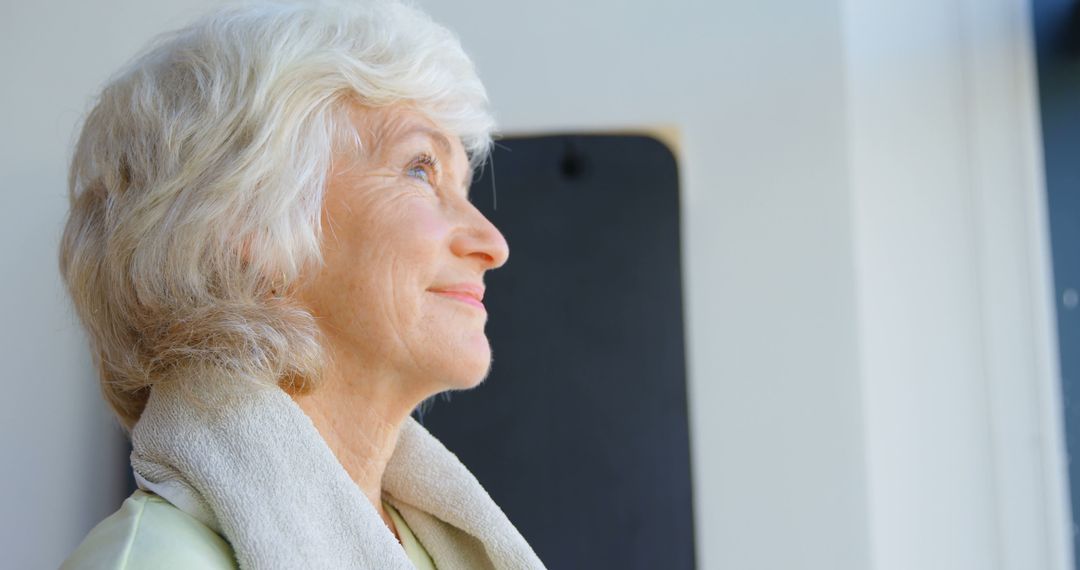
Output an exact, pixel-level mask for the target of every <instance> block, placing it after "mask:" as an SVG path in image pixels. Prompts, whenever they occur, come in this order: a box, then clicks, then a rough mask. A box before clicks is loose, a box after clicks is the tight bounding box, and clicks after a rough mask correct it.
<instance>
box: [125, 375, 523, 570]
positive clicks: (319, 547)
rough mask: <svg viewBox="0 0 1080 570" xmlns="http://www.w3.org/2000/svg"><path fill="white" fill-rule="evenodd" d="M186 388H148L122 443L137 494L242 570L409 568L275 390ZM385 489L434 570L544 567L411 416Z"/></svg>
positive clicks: (221, 384)
mask: <svg viewBox="0 0 1080 570" xmlns="http://www.w3.org/2000/svg"><path fill="white" fill-rule="evenodd" d="M193 382H197V385H193V384H192V383H191V382H188V383H186V384H185V385H183V386H181V385H180V384H179V383H168V384H162V385H158V386H155V387H154V388H153V389H152V390H151V394H150V398H149V401H148V403H147V405H146V409H145V410H144V411H143V413H142V416H141V417H140V419H139V421H138V423H137V424H136V425H135V427H134V428H133V430H132V434H131V435H132V445H133V451H132V454H131V464H132V467H133V469H134V471H135V475H136V480H137V481H138V482H139V484H140V486H141V487H143V488H146V489H147V490H151V491H153V492H155V493H157V494H158V495H161V496H162V497H163V498H165V499H166V500H168V501H169V502H170V503H172V504H173V505H175V506H177V507H178V508H180V509H182V510H184V511H186V512H187V513H189V514H191V515H192V516H194V517H195V518H197V519H199V520H200V521H201V522H202V523H203V524H206V525H207V526H208V527H210V528H212V529H214V530H215V531H216V532H218V534H220V535H221V536H223V537H224V538H225V539H226V540H228V541H229V543H230V544H231V545H232V548H233V551H234V552H235V554H236V558H237V562H238V563H239V566H240V568H244V569H258V570H262V569H283V568H290V569H291V568H318V569H324V570H333V569H345V568H349V569H355V568H371V569H379V570H383V569H388V570H396V569H402V570H408V569H411V568H413V566H412V564H411V563H410V562H409V559H408V557H407V556H406V554H405V550H404V549H403V548H402V547H401V545H400V544H399V543H398V542H397V539H396V538H395V537H394V535H393V533H392V532H391V531H390V529H389V528H387V526H386V524H385V523H384V522H383V520H382V518H381V517H380V516H379V514H378V511H376V509H375V506H374V505H372V504H371V501H370V500H368V498H367V496H366V495H364V493H363V491H361V489H360V487H359V486H358V485H356V483H355V482H353V480H352V479H351V478H350V477H349V475H348V473H347V472H346V471H345V469H344V467H342V466H341V464H340V463H339V462H338V460H337V458H336V457H335V456H334V454H333V452H332V451H331V450H330V448H329V446H327V444H326V442H325V440H323V438H322V436H321V435H320V434H319V432H318V431H317V430H316V428H315V425H314V424H313V423H312V422H311V419H310V418H309V417H308V416H307V415H306V414H305V413H304V412H303V410H301V409H300V407H299V406H297V405H296V402H294V401H293V400H292V398H290V397H289V396H288V395H287V394H286V393H285V392H284V391H283V390H281V389H280V388H277V387H273V386H259V385H256V384H255V383H245V382H236V381H228V380H222V379H209V378H204V379H203V380H201V381H200V380H193ZM383 491H384V495H385V499H386V501H387V502H388V503H390V504H391V505H392V506H394V507H395V508H396V509H397V510H398V512H399V513H400V514H401V516H402V518H404V519H405V522H406V523H407V524H408V525H409V528H411V529H412V531H413V533H414V534H415V535H416V537H417V538H418V539H419V540H420V542H421V543H422V544H423V545H424V548H426V549H427V551H428V553H429V554H430V555H431V557H432V559H433V560H434V562H435V565H436V566H437V567H438V568H439V570H458V569H461V570H465V569H470V570H472V569H485V568H491V569H512V570H529V569H542V568H544V566H543V563H542V562H541V561H540V559H539V558H538V557H537V556H536V554H535V553H534V552H533V551H532V549H531V548H530V547H529V545H528V543H527V542H526V541H525V539H524V538H522V536H521V534H520V533H518V531H517V529H515V528H514V526H513V525H512V524H511V523H510V521H509V520H508V519H507V517H506V515H505V514H504V513H503V512H502V510H501V509H500V508H499V507H498V505H496V504H495V502H494V501H492V499H491V497H490V496H488V494H487V492H486V491H484V489H483V487H481V485H480V483H479V482H478V481H477V480H476V478H475V477H474V476H473V475H472V474H471V473H470V472H469V471H468V469H466V468H465V466H464V465H463V464H462V463H461V461H459V460H458V458H457V456H456V455H454V454H453V453H452V452H450V451H449V450H447V449H446V447H445V446H443V445H442V444H441V443H440V442H439V441H438V440H437V439H436V438H435V437H434V436H432V435H431V433H430V432H428V431H427V429H425V428H424V427H423V426H422V425H420V424H419V423H417V422H416V420H414V419H413V418H412V417H409V418H408V419H407V420H406V421H405V422H404V423H403V425H402V426H401V433H400V436H399V439H398V443H397V447H396V448H395V450H394V453H393V456H392V457H391V458H390V462H389V464H388V465H387V467H386V471H385V473H384V476H383Z"/></svg>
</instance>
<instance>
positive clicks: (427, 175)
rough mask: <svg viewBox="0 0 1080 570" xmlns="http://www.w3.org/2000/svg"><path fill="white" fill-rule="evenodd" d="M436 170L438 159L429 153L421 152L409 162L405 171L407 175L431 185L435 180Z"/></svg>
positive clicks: (437, 168)
mask: <svg viewBox="0 0 1080 570" xmlns="http://www.w3.org/2000/svg"><path fill="white" fill-rule="evenodd" d="M438 170H439V161H438V159H436V158H435V157H434V156H432V155H430V154H427V153H421V154H418V155H417V156H416V158H414V159H413V160H412V162H410V163H409V168H408V170H406V172H407V173H408V175H409V176H412V177H413V178H416V179H417V180H420V181H421V182H423V183H425V184H428V185H431V184H432V182H433V181H434V180H435V174H436V173H437V172H438Z"/></svg>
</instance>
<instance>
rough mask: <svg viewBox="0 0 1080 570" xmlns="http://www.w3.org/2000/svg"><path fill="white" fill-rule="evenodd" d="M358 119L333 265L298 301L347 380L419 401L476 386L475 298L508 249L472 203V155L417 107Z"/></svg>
mask: <svg viewBox="0 0 1080 570" xmlns="http://www.w3.org/2000/svg"><path fill="white" fill-rule="evenodd" d="M350 117H351V120H352V125H353V126H354V127H355V128H356V129H357V132H358V133H359V135H360V140H361V141H362V144H363V150H362V152H358V151H348V152H344V151H343V152H339V153H338V154H336V155H335V157H334V164H333V169H332V171H331V176H330V179H329V181H328V184H327V189H326V196H325V202H324V206H323V217H322V229H323V258H324V262H325V263H324V266H323V268H322V269H321V271H320V272H319V273H318V274H317V275H315V276H314V278H313V279H311V280H310V281H306V282H305V283H304V285H302V289H301V290H300V291H299V292H298V296H299V297H300V299H301V300H302V301H303V302H304V303H305V304H306V305H307V306H308V308H309V309H310V310H311V311H312V313H313V314H314V315H315V317H316V319H317V321H318V322H319V325H320V327H321V329H322V330H323V332H324V333H325V336H326V338H327V340H328V341H329V344H330V349H331V356H332V357H333V359H334V362H335V366H336V367H338V368H339V369H340V371H341V372H342V373H344V377H345V379H346V381H348V379H349V378H353V379H357V380H356V381H365V380H364V379H366V378H383V379H387V380H389V381H390V384H389V386H392V387H393V388H392V389H394V390H402V389H404V390H405V391H406V392H407V393H408V394H409V395H411V396H412V397H413V399H416V400H417V401H419V400H420V399H423V398H426V397H428V396H430V395H431V394H434V393H437V392H441V391H444V390H447V389H466V388H471V387H474V386H476V385H477V384H479V383H480V382H481V381H483V379H484V378H485V377H486V375H487V373H488V370H489V368H490V364H491V348H490V346H489V344H488V340H487V337H486V336H485V334H484V324H485V322H486V321H487V312H486V311H485V309H484V307H483V304H482V303H481V302H480V301H479V300H478V299H477V298H479V297H482V296H483V281H484V273H485V272H486V271H488V270H490V269H494V268H496V267H499V266H501V265H502V264H504V263H506V259H507V257H508V255H509V248H508V246H507V244H506V240H505V239H504V238H503V236H502V234H501V233H499V231H498V230H497V229H496V228H495V226H493V225H492V224H491V222H490V221H488V220H487V218H485V217H484V216H483V214H481V213H480V212H479V211H478V210H477V209H476V208H475V207H474V206H473V205H472V203H470V202H469V200H468V195H467V192H468V189H469V184H470V179H471V174H472V172H471V170H470V168H469V162H468V159H467V157H466V155H465V151H464V148H463V147H462V145H461V142H460V140H458V138H457V137H456V136H453V135H451V134H450V133H449V132H446V131H444V130H443V129H441V128H440V127H439V126H438V125H437V124H435V123H434V122H432V121H431V120H430V119H428V118H427V117H426V116H425V115H424V114H423V113H421V112H419V111H417V110H415V108H413V107H411V106H407V105H396V106H392V107H387V108H382V109H368V108H364V107H361V106H359V105H354V106H352V107H351V108H350ZM455 290H456V291H455ZM474 297H477V298H474ZM368 388H371V387H370V386H369V387H368ZM384 388H385V387H384Z"/></svg>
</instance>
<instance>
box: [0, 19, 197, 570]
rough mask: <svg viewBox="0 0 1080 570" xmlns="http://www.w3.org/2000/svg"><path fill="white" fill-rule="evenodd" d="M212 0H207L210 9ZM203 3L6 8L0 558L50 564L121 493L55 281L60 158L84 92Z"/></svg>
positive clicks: (113, 432) (1, 96) (62, 207)
mask: <svg viewBox="0 0 1080 570" xmlns="http://www.w3.org/2000/svg"><path fill="white" fill-rule="evenodd" d="M205 5H209V3H204V6H205ZM197 9H198V6H195V5H194V3H193V2H186V3H185V4H184V5H183V6H175V5H172V4H166V3H161V4H160V5H157V6H154V5H150V4H148V3H144V2H137V1H127V2H122V1H109V2H74V1H71V2H4V3H3V4H2V5H0V70H2V72H0V76H2V77H3V80H0V117H2V123H0V262H2V263H3V269H2V270H0V275H2V278H0V361H2V362H3V363H4V365H3V371H4V372H3V374H4V396H3V398H0V411H2V415H0V418H3V420H2V421H3V423H2V426H0V427H2V429H0V442H2V447H0V450H2V453H3V457H2V459H0V465H2V466H3V467H2V468H0V505H2V508H0V552H3V553H4V554H3V557H4V559H3V562H2V563H0V565H3V566H4V567H6V568H28V569H29V568H55V567H57V566H59V564H60V562H61V561H62V560H63V559H64V558H65V557H66V556H67V554H68V553H70V552H71V550H72V549H73V548H74V547H75V545H76V544H78V542H79V541H80V540H82V537H83V536H84V535H85V534H86V531H88V530H89V529H90V527H91V526H93V525H94V524H95V523H96V522H97V521H99V520H101V519H102V518H104V517H105V516H106V515H108V514H109V513H111V512H113V511H115V510H116V509H117V508H118V507H119V504H120V501H121V500H122V499H123V494H122V493H123V491H124V485H125V484H126V483H125V481H124V480H123V478H122V477H123V476H124V473H123V472H122V471H120V470H119V469H118V467H122V466H123V464H124V461H125V457H124V455H125V454H126V444H125V441H124V437H123V432H122V431H121V430H120V428H119V426H118V424H117V423H116V422H115V421H113V420H112V418H111V416H110V415H109V414H108V412H107V411H106V407H105V404H104V403H103V401H102V399H101V397H100V396H99V391H98V388H97V381H96V378H95V375H94V372H93V370H92V369H91V367H90V357H89V353H88V350H87V348H86V346H85V344H86V343H85V341H84V339H83V336H82V332H81V330H80V328H79V326H78V324H77V322H76V320H75V317H74V314H73V312H71V311H70V310H69V302H68V300H67V297H66V294H65V293H64V290H63V288H62V285H61V283H60V279H59V274H58V270H57V261H56V259H57V254H56V246H57V243H58V241H59V235H60V231H61V229H62V224H63V218H64V215H65V211H66V208H67V196H66V177H67V173H66V162H67V160H68V156H69V149H70V148H71V146H72V144H73V137H74V136H75V133H74V128H75V124H76V122H77V121H78V120H79V118H80V116H81V114H82V113H83V112H84V111H85V110H86V109H87V108H88V104H89V101H90V97H91V96H92V95H93V94H94V93H95V92H96V90H97V89H98V88H99V87H100V86H101V85H102V84H103V83H104V82H105V80H106V79H107V78H108V76H109V75H110V74H111V73H113V72H114V71H116V70H117V69H118V68H119V66H120V65H121V64H122V63H123V62H124V61H125V60H127V59H128V58H130V57H131V56H132V54H133V53H134V52H135V50H137V49H139V48H140V47H141V46H142V44H144V43H145V42H146V41H147V40H148V39H149V38H150V37H151V36H152V35H153V34H155V33H157V32H158V31H160V30H163V29H165V28H167V27H171V26H176V25H178V24H180V23H181V22H183V21H185V20H186V19H187V15H190V14H193V13H195V12H196V11H197Z"/></svg>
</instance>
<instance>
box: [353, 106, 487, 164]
mask: <svg viewBox="0 0 1080 570" xmlns="http://www.w3.org/2000/svg"><path fill="white" fill-rule="evenodd" d="M351 117H352V120H353V125H354V126H355V127H356V128H357V130H358V131H359V133H360V135H361V140H363V141H365V142H367V143H369V144H372V145H373V146H374V147H375V148H373V150H374V151H375V152H376V153H385V152H388V151H392V150H393V149H394V148H395V146H396V145H397V144H400V143H404V142H408V141H411V140H413V139H421V140H423V139H426V140H429V141H431V143H432V145H433V146H434V150H435V151H436V152H437V153H438V154H440V155H442V156H441V158H443V159H444V160H446V161H462V162H463V163H464V164H465V167H466V168H468V157H467V156H466V155H465V148H464V147H463V146H462V144H461V141H460V139H459V138H458V137H457V136H455V135H454V134H453V133H450V132H449V131H447V130H446V129H443V128H441V127H440V126H439V125H438V124H436V123H435V121H433V120H432V119H431V118H430V117H428V116H427V115H426V114H425V113H424V112H422V111H420V110H419V109H417V108H416V107H415V106H413V105H411V104H405V103H396V104H394V105H389V106H386V107H364V106H361V105H358V104H354V110H353V112H352V113H351Z"/></svg>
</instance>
